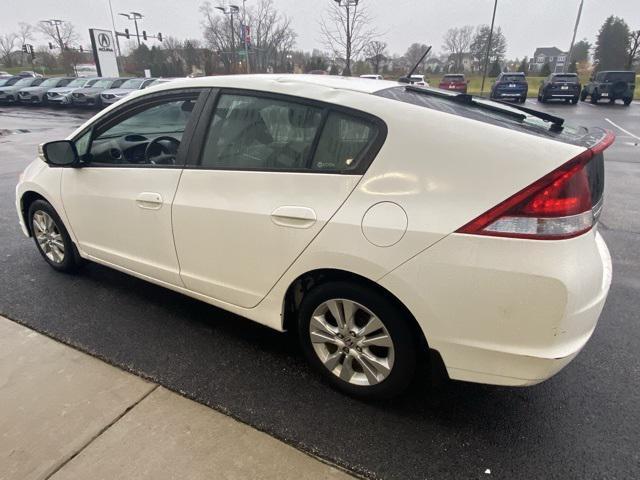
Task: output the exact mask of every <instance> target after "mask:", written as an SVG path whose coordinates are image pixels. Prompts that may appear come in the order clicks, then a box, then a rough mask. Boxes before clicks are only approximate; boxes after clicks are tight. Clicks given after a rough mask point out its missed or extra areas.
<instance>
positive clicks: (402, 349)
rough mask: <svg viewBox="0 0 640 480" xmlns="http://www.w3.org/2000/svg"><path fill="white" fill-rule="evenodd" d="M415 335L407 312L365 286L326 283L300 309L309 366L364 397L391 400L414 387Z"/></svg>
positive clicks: (300, 330) (330, 381)
mask: <svg viewBox="0 0 640 480" xmlns="http://www.w3.org/2000/svg"><path fill="white" fill-rule="evenodd" d="M413 332H414V331H413V329H412V328H411V326H410V325H409V323H408V319H407V318H406V313H405V312H403V311H402V309H400V308H399V307H398V306H397V305H395V304H394V303H393V302H391V301H390V300H388V299H387V298H386V297H385V296H384V295H382V294H381V293H380V292H379V291H376V290H374V289H372V288H369V287H365V286H362V285H359V284H354V283H348V282H341V281H340V282H332V283H326V284H322V285H320V286H318V287H315V288H313V289H312V290H310V291H309V292H308V293H307V294H306V295H305V296H304V298H303V299H302V303H301V305H300V309H299V317H298V335H299V337H300V343H301V345H302V349H303V351H304V353H305V356H306V357H307V359H308V360H309V362H310V363H311V364H312V365H313V366H314V367H315V368H316V369H317V370H318V371H319V372H320V373H321V374H322V375H323V376H324V377H325V378H326V379H327V380H328V381H329V383H331V384H332V385H333V386H335V387H337V388H338V389H340V390H342V391H343V392H346V393H348V394H350V395H354V396H358V397H362V398H389V397H392V396H395V395H397V394H399V393H400V392H402V391H403V390H404V389H405V388H406V387H407V386H408V385H409V383H410V382H411V380H412V378H413V375H414V371H415V367H416V355H417V353H416V351H417V348H416V344H417V342H416V338H415V334H414V333H413Z"/></svg>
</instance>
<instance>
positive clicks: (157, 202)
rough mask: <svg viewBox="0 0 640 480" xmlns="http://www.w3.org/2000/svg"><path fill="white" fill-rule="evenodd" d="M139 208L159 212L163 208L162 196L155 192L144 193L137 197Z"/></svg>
mask: <svg viewBox="0 0 640 480" xmlns="http://www.w3.org/2000/svg"><path fill="white" fill-rule="evenodd" d="M136 203H137V204H138V207H140V208H144V209H145V210H159V209H160V207H162V195H160V194H159V193H155V192H142V193H141V194H139V195H138V196H137V197H136Z"/></svg>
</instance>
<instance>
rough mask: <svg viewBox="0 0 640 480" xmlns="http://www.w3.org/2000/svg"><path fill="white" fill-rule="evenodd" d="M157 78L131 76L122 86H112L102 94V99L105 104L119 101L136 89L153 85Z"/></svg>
mask: <svg viewBox="0 0 640 480" xmlns="http://www.w3.org/2000/svg"><path fill="white" fill-rule="evenodd" d="M155 80H156V79H155V78H131V79H129V80H127V81H126V82H124V83H123V84H122V85H120V88H110V89H109V90H105V91H104V92H102V93H101V94H100V100H101V101H102V104H103V105H110V104H112V103H115V102H117V101H118V100H120V99H121V98H123V97H126V96H127V95H129V94H130V93H131V92H135V91H136V90H142V89H143V88H147V87H148V86H149V85H151V84H152V83H153V82H154V81H155Z"/></svg>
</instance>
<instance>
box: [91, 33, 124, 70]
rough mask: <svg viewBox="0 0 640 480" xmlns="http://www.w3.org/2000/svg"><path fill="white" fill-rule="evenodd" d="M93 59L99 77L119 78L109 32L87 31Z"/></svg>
mask: <svg viewBox="0 0 640 480" xmlns="http://www.w3.org/2000/svg"><path fill="white" fill-rule="evenodd" d="M89 36H90V37H91V48H92V49H93V58H94V59H95V61H96V70H97V71H98V76H100V77H119V76H120V72H119V71H118V62H117V60H116V49H115V42H114V41H113V34H112V33H111V30H99V29H97V28H90V29H89Z"/></svg>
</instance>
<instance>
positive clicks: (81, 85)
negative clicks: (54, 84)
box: [67, 78, 87, 88]
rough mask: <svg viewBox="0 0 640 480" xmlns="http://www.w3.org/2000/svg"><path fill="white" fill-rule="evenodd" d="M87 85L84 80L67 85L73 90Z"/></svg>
mask: <svg viewBox="0 0 640 480" xmlns="http://www.w3.org/2000/svg"><path fill="white" fill-rule="evenodd" d="M85 83H87V81H86V80H85V79H84V78H76V79H75V80H73V81H72V82H71V83H69V84H68V85H67V87H71V88H73V87H76V88H78V87H83V86H84V84H85Z"/></svg>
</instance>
